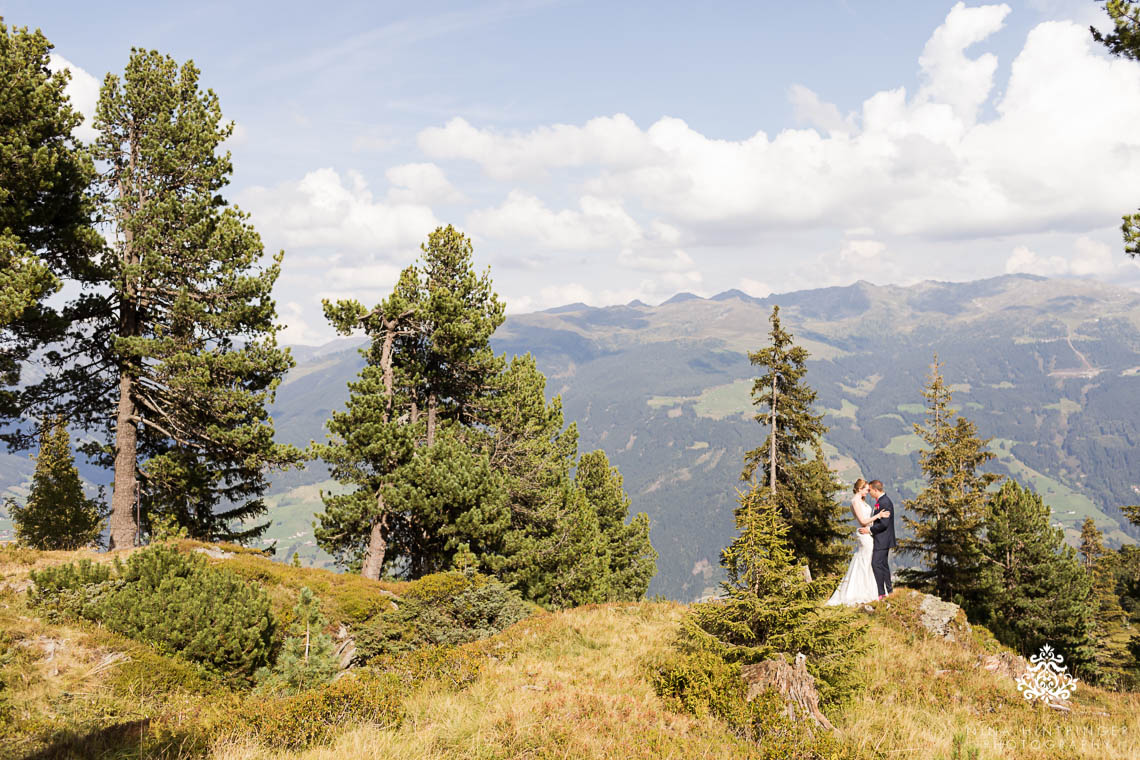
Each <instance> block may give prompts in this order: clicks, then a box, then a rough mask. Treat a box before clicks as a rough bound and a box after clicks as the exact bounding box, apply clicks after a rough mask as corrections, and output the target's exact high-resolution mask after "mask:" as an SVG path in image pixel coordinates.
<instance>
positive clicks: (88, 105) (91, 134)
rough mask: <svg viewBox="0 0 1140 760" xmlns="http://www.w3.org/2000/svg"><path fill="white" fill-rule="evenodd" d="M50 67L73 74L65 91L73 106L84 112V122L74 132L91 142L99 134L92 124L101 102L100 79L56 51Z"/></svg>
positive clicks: (51, 57) (50, 58)
mask: <svg viewBox="0 0 1140 760" xmlns="http://www.w3.org/2000/svg"><path fill="white" fill-rule="evenodd" d="M48 68H49V69H51V70H52V71H53V72H57V71H67V72H69V73H70V74H71V80H70V81H69V82H68V83H67V87H66V88H65V90H64V92H66V93H67V97H68V98H69V99H70V100H71V106H72V108H74V109H75V110H76V111H79V113H81V114H83V123H82V124H80V125H79V126H78V127H76V128H75V130H74V131H73V134H74V135H75V137H76V138H78V139H80V140H82V141H84V142H91V141H92V140H94V139H95V138H96V136H98V134H99V133H98V132H97V131H96V130H95V128H94V127H93V126H91V123H92V121H94V119H95V105H96V104H97V103H98V102H99V87H100V84H99V80H98V79H96V78H95V77H93V76H91V75H90V74H88V73H87V72H86V71H84V70H83V69H82V68H80V67H79V66H76V65H75V64H74V63H72V62H71V61H69V60H67V59H66V58H64V57H63V56H62V55H56V54H55V53H52V54H51V56H50V57H49V58H48Z"/></svg>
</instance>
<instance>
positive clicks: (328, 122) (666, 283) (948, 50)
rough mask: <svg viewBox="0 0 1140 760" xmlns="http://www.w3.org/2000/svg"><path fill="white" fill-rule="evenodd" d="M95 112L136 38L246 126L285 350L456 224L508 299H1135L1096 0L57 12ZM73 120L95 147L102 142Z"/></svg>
mask: <svg viewBox="0 0 1140 760" xmlns="http://www.w3.org/2000/svg"><path fill="white" fill-rule="evenodd" d="M0 16H2V17H3V18H4V20H5V23H7V24H8V25H15V26H30V27H33V28H36V27H38V28H40V29H42V30H43V32H44V33H45V35H47V37H48V39H49V40H51V42H52V43H53V44H54V45H55V51H54V53H55V55H54V58H53V66H55V67H58V68H68V69H70V70H71V73H72V82H71V85H70V88H69V92H70V94H71V96H72V100H73V102H74V103H75V105H76V107H77V108H79V109H80V110H81V111H82V112H84V113H87V114H90V113H91V112H92V111H93V109H94V103H95V101H96V99H97V97H98V90H99V86H100V83H101V82H102V80H103V77H104V76H105V75H106V74H107V73H108V72H111V73H120V72H121V71H122V70H123V68H124V67H125V65H126V62H127V58H128V56H129V54H130V50H131V48H132V47H139V48H148V49H156V50H159V51H161V52H163V53H166V54H169V55H171V56H173V57H174V58H175V59H177V60H178V61H179V62H182V61H185V60H187V59H192V60H193V61H194V62H195V64H196V65H197V66H198V67H199V68H200V69H201V71H202V81H203V83H204V85H206V86H208V87H211V88H212V89H213V90H214V91H215V92H217V94H218V96H219V98H220V101H221V105H222V109H223V112H224V113H225V115H226V118H228V119H232V120H233V121H234V123H235V131H234V136H233V137H232V138H231V139H230V140H229V141H228V143H227V146H226V147H227V148H228V149H229V150H230V151H231V152H232V154H233V161H234V167H235V171H234V176H233V181H232V183H231V185H230V187H229V188H228V192H227V194H226V195H227V198H228V199H229V200H231V201H232V202H234V203H235V204H237V205H238V206H239V207H241V208H242V209H244V210H246V211H248V212H250V214H251V218H252V221H253V224H254V225H255V227H256V228H257V230H258V231H259V233H260V234H261V236H262V239H263V240H264V242H265V245H266V248H267V251H270V252H273V251H276V250H284V251H285V258H284V263H283V267H282V273H281V276H280V278H279V280H278V282H277V286H276V289H275V295H276V298H277V302H278V310H279V312H280V315H281V321H282V322H283V323H284V324H286V325H287V327H286V329H285V331H284V334H283V336H282V339H283V340H284V341H285V342H287V343H294V344H310V345H314V344H319V343H322V342H324V341H326V340H328V339H330V338H332V337H333V331H332V329H331V328H330V327H329V326H328V325H327V324H326V323H325V321H324V319H323V317H322V316H321V306H320V302H321V299H322V298H331V299H337V298H356V299H358V300H360V301H362V302H364V303H365V304H367V305H371V304H373V303H376V302H378V301H379V300H381V299H382V298H384V297H385V296H386V295H387V293H388V292H389V291H390V289H391V287H392V285H393V284H394V282H395V279H396V277H397V274H398V273H399V271H400V270H401V269H402V268H403V267H405V266H407V265H409V264H411V263H412V262H413V261H414V260H415V257H416V256H417V254H418V248H419V244H420V243H422V242H423V241H424V240H426V238H427V235H428V233H430V232H431V231H432V230H433V229H434V228H435V227H436V226H438V225H442V224H454V225H455V226H456V227H457V228H459V229H461V230H463V231H464V232H466V233H467V234H468V235H470V236H471V238H472V241H473V243H474V246H475V258H476V264H477V265H478V266H479V267H480V268H482V267H484V266H490V268H491V274H492V277H493V279H494V282H495V286H496V289H497V291H498V292H499V294H500V295H501V296H502V297H503V299H504V300H505V301H506V304H507V310H508V312H514V313H520V312H527V311H533V310H536V309H544V308H549V307H553V306H558V305H562V304H566V303H571V302H578V301H581V302H585V303H588V304H591V305H598V306H604V305H610V304H618V303H626V302H629V301H631V300H633V299H639V300H641V301H644V302H646V303H650V304H654V303H660V302H661V301H663V300H666V299H667V298H669V297H670V296H672V295H674V294H675V293H678V292H683V291H688V292H692V293H696V294H698V295H704V296H708V295H713V294H715V293H718V292H720V291H723V290H728V289H730V288H738V289H740V290H743V291H745V292H747V293H750V294H752V295H757V296H764V295H767V294H769V293H772V292H776V293H781V292H788V291H792V290H801V289H806V288H816V287H827V286H833V285H846V284H850V283H852V282H855V281H858V280H865V281H869V282H872V283H875V284H879V285H884V284H898V285H907V284H912V283H915V282H919V281H922V280H928V279H935V280H951V281H968V280H974V279H979V278H983V277H992V276H998V275H1002V274H1006V273H1013V272H1027V273H1032V274H1039V275H1046V276H1063V277H1083V278H1094V279H1098V280H1103V281H1105V282H1110V283H1114V284H1118V285H1123V286H1126V287H1132V288H1136V289H1140V263H1137V262H1133V261H1132V260H1130V259H1128V258H1127V257H1126V256H1125V255H1124V254H1123V252H1122V250H1123V249H1122V243H1121V240H1120V229H1119V227H1120V217H1121V215H1122V214H1124V213H1127V212H1129V211H1131V210H1134V209H1135V208H1136V207H1137V206H1140V130H1137V129H1136V128H1135V125H1136V124H1138V123H1140V63H1136V62H1133V61H1126V60H1120V59H1114V58H1111V57H1109V56H1108V55H1107V53H1106V52H1105V51H1104V50H1103V49H1102V48H1101V47H1100V46H1098V45H1097V44H1096V43H1095V42H1094V41H1093V40H1092V39H1091V37H1090V35H1089V32H1088V26H1089V24H1096V25H1097V26H1102V27H1103V26H1104V25H1105V19H1104V17H1103V10H1102V8H1101V6H1100V5H1098V4H1096V3H1094V2H1093V1H1092V0H1035V1H1032V2H1025V3H1011V4H964V3H957V4H954V3H948V2H932V1H930V0H925V1H924V2H921V3H916V2H907V1H903V0H863V1H860V0H845V1H844V0H819V1H818V2H813V3H787V2H779V3H777V2H768V1H767V0H765V1H764V2H755V1H753V2H718V3H692V2H672V1H671V0H657V2H623V3H615V2H573V1H562V2H560V1H549V2H548V1H544V0H525V1H518V2H515V1H503V2H468V3H440V2H430V1H428V2H417V3H406V2H400V3H395V2H376V1H372V2H336V1H335V0H329V1H328V2H325V3H321V4H314V3H300V2H290V1H288V0H286V1H283V2H273V3H267V2H241V3H234V2H196V3H185V2H179V3H167V2H157V1H155V0H148V1H147V2H130V1H112V2H108V3H91V2H43V0H15V1H9V0H0ZM77 135H78V136H79V137H80V138H82V139H90V137H91V129H90V127H89V126H87V125H84V126H81V127H80V128H79V130H78V131H77Z"/></svg>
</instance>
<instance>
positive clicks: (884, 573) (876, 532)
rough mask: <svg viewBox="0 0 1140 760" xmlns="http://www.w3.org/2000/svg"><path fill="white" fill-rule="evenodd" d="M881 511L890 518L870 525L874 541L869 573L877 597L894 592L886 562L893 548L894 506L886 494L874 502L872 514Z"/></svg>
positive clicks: (888, 565)
mask: <svg viewBox="0 0 1140 760" xmlns="http://www.w3.org/2000/svg"><path fill="white" fill-rule="evenodd" d="M883 510H888V511H890V513H891V516H890V517H884V518H882V519H881V520H875V522H873V523H871V539H872V540H873V541H874V545H873V547H872V549H871V572H873V573H874V574H875V585H876V586H878V587H879V596H882V595H883V594H889V593H891V591H893V590H894V584H892V583H891V566H890V564H889V563H888V562H887V560H888V557H889V555H890V551H891V549H893V548H895V505H894V504H893V503H892V502H891V499H890V497H889V496H887V495H886V494H883V495H882V496H880V497H879V498H878V500H877V501H876V502H875V510H874V512H872V514H876V513H878V512H882V511H883Z"/></svg>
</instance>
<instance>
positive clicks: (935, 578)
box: [899, 356, 999, 608]
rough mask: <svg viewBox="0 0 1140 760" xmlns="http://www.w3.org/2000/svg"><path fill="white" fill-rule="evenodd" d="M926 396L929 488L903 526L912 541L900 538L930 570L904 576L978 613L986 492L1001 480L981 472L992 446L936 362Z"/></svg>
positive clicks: (918, 429)
mask: <svg viewBox="0 0 1140 760" xmlns="http://www.w3.org/2000/svg"><path fill="white" fill-rule="evenodd" d="M922 395H923V398H925V399H926V421H925V423H923V424H915V426H914V431H915V433H917V434H918V435H919V436H920V437H921V438H922V439H923V441H925V442H926V445H927V447H928V448H927V449H925V450H923V451H922V452H921V453H920V454H919V462H920V463H921V465H922V471H923V474H925V476H926V487H925V488H924V489H923V490H922V492H921V493H919V495H918V496H917V497H915V498H914V499H912V500H910V501H908V502H906V512H907V514H904V516H903V521H904V522H905V523H906V525H907V526H908V527H909V528H910V530H911V531H912V533H913V537H911V538H903V539H900V540H899V548H900V550H901V551H904V552H909V553H911V554H913V555H916V556H918V557H919V558H920V559H921V560H922V561H923V566H922V567H917V568H908V569H906V570H904V571H903V572H902V573H901V576H902V579H903V580H904V582H906V583H907V584H909V585H912V586H915V587H916V588H919V589H922V590H925V591H930V592H932V593H934V594H936V595H938V596H939V597H941V598H943V599H946V600H948V601H956V602H957V603H959V604H963V605H965V606H966V607H967V608H971V607H972V605H974V604H975V603H976V602H977V597H978V588H979V584H980V583H981V569H982V564H983V558H982V544H981V542H982V530H983V528H984V524H985V517H986V499H987V496H986V489H987V488H988V487H989V486H990V485H992V484H993V483H995V482H997V481H998V480H999V476H998V475H996V474H994V473H987V472H979V468H980V467H981V466H982V465H984V464H985V463H986V462H988V461H989V460H991V459H993V458H994V455H993V453H991V452H990V451H988V450H987V449H986V445H987V444H988V443H989V440H988V439H985V440H983V439H981V438H979V437H978V434H977V429H976V427H975V426H974V423H973V422H970V421H969V420H967V419H965V418H964V417H960V416H956V414H955V410H954V409H952V408H951V406H950V403H951V401H952V400H953V394H952V393H951V391H950V387H949V386H947V385H946V383H945V381H944V380H943V377H942V364H941V363H940V362H939V361H938V357H937V356H935V357H934V363H933V364H932V365H931V368H930V375H929V377H928V383H927V386H926V388H925V389H924V390H923V393H922ZM911 514H913V515H915V517H914V518H912V517H910V515H911Z"/></svg>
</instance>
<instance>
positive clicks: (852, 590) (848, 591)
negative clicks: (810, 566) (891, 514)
mask: <svg viewBox="0 0 1140 760" xmlns="http://www.w3.org/2000/svg"><path fill="white" fill-rule="evenodd" d="M868 488H869V487H868V485H867V481H865V480H863V478H859V479H858V480H856V481H855V488H854V489H853V490H854V491H855V495H854V496H852V497H851V513H852V514H853V515H855V521H856V522H857V523H859V527H860V528H865V527H867V526H869V525H870V524H871V523H873V522H875V521H876V520H878V519H880V518H881V517H884V516H885V514H884V513H882V512H880V513H877V514H874V515H873V514H871V507H869V506H868V505H867V502H865V501H864V500H863V497H864V496H865V495H866V494H867V490H868ZM855 541H856V545H855V554H854V556H852V557H851V564H850V565H848V566H847V573H846V574H845V575H844V576H843V580H841V581H840V582H839V588H837V589H835V593H834V594H832V595H831V598H830V599H828V600H827V604H829V605H838V604H848V605H851V604H864V603H866V602H873V601H875V600H876V599H878V598H879V587H878V585H876V583H875V573H874V571H872V570H871V547H872V546H873V543H874V541H873V539H872V538H871V535H870V534H869V533H859V532H858V531H856V533H855Z"/></svg>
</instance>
